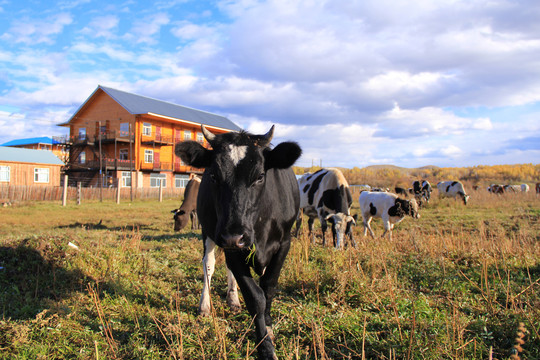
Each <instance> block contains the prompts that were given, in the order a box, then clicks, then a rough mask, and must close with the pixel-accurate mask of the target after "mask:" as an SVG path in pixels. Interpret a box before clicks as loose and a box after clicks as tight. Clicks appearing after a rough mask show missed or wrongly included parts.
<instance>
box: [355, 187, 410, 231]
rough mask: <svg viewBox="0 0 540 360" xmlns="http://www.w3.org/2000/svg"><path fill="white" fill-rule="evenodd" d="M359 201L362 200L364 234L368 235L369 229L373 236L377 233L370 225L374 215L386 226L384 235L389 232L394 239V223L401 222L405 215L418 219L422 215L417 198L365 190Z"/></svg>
mask: <svg viewBox="0 0 540 360" xmlns="http://www.w3.org/2000/svg"><path fill="white" fill-rule="evenodd" d="M358 201H359V202H360V211H361V212H362V219H363V224H364V236H366V235H367V231H368V230H369V233H370V234H371V236H372V237H373V238H375V234H374V233H373V230H372V229H371V226H370V222H371V219H372V218H373V217H379V218H381V219H382V221H383V226H384V233H383V234H382V236H383V237H384V235H385V234H386V233H387V232H388V238H389V239H390V240H392V229H393V228H394V225H395V224H397V223H399V222H401V221H402V220H403V219H404V218H405V215H410V216H412V217H413V218H416V219H418V218H419V217H420V214H419V212H418V204H417V203H416V200H415V199H411V200H407V199H402V198H400V197H399V196H397V195H396V194H392V193H384V192H370V191H364V192H362V193H361V194H360V197H359V198H358Z"/></svg>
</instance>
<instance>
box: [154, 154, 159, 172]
mask: <svg viewBox="0 0 540 360" xmlns="http://www.w3.org/2000/svg"><path fill="white" fill-rule="evenodd" d="M159 168H160V162H159V153H158V152H155V151H154V169H159Z"/></svg>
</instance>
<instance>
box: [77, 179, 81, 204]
mask: <svg viewBox="0 0 540 360" xmlns="http://www.w3.org/2000/svg"><path fill="white" fill-rule="evenodd" d="M81 188H82V184H81V182H80V181H79V182H78V183H77V205H81V192H82V190H81Z"/></svg>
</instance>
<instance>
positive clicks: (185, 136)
mask: <svg viewBox="0 0 540 360" xmlns="http://www.w3.org/2000/svg"><path fill="white" fill-rule="evenodd" d="M184 140H191V131H184Z"/></svg>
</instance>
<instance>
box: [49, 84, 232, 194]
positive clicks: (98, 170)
mask: <svg viewBox="0 0 540 360" xmlns="http://www.w3.org/2000/svg"><path fill="white" fill-rule="evenodd" d="M201 124H204V125H205V126H206V127H207V128H208V129H209V130H210V131H212V132H213V133H216V134H217V133H224V132H229V131H239V130H241V128H240V127H238V126H237V125H236V124H234V123H233V122H231V121H230V120H229V119H227V118H226V117H223V116H219V115H215V114H211V113H208V112H205V111H200V110H195V109H192V108H188V107H184V106H180V105H175V104H172V103H169V102H165V101H160V100H156V99H152V98H148V97H145V96H140V95H135V94H131V93H127V92H124V91H119V90H115V89H111V88H107V87H103V86H98V88H97V89H96V90H95V91H94V92H93V93H92V95H90V97H89V98H88V99H87V100H86V101H85V102H84V103H83V104H82V105H81V107H80V108H79V109H78V110H77V111H76V112H75V113H74V114H73V116H72V117H71V118H70V119H69V121H67V122H66V123H63V124H60V125H59V126H67V127H69V136H67V137H66V138H64V139H62V138H56V140H57V141H58V142H61V143H64V144H66V145H67V146H68V148H69V159H68V163H67V169H66V171H67V172H68V174H69V175H70V180H69V182H70V184H73V183H74V182H82V184H83V186H96V187H97V186H99V181H100V179H101V181H102V182H103V183H102V184H103V186H116V184H117V183H118V184H119V185H120V186H121V187H131V186H133V187H136V188H142V187H159V186H160V184H161V186H163V187H177V188H182V187H185V185H186V184H187V182H188V181H189V179H190V178H191V177H192V176H193V174H200V173H201V172H202V171H201V169H196V168H192V167H189V166H186V165H185V164H183V163H182V162H181V160H180V159H179V158H178V157H176V155H175V154H174V145H175V144H176V143H177V142H179V141H185V140H196V141H199V142H201V143H203V144H205V139H204V136H203V134H202V133H201ZM205 145H207V144H205Z"/></svg>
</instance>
